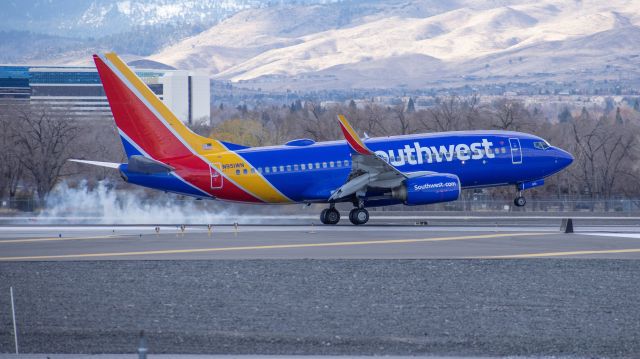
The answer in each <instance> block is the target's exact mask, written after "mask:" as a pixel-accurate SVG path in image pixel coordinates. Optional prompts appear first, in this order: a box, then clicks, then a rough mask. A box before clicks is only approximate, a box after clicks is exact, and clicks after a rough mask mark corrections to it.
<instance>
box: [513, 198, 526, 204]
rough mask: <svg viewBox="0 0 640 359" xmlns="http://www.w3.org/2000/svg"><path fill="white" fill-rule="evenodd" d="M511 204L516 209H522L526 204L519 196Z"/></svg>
mask: <svg viewBox="0 0 640 359" xmlns="http://www.w3.org/2000/svg"><path fill="white" fill-rule="evenodd" d="M513 204H515V205H516V207H524V205H525V204H527V200H526V199H525V198H524V197H522V196H519V197H516V199H514V200H513Z"/></svg>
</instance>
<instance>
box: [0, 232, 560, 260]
mask: <svg viewBox="0 0 640 359" xmlns="http://www.w3.org/2000/svg"><path fill="white" fill-rule="evenodd" d="M549 234H551V233H541V232H531V233H499V234H495V233H494V234H480V235H472V236H456V237H436V238H420V239H389V240H379V241H351V242H327V243H300V244H275V245H263V246H242V247H218V248H194V249H169V250H151V251H139V252H109V253H80V254H61V255H50V256H24V257H0V261H17V260H49V259H66V258H91V257H124V256H145V255H158V254H186V253H207V252H227V251H250V250H262V249H294V248H313V247H341V246H361V245H374V244H407V243H421V242H440V241H458V240H471V239H491V238H505V237H522V236H545V235H549Z"/></svg>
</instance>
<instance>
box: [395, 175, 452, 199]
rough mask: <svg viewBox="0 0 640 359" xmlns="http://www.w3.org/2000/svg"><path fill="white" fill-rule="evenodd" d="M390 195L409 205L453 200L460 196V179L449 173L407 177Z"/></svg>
mask: <svg viewBox="0 0 640 359" xmlns="http://www.w3.org/2000/svg"><path fill="white" fill-rule="evenodd" d="M391 196H392V197H393V198H395V199H399V200H401V201H403V202H404V204H406V205H409V206H416V205H421V204H433V203H440V202H449V201H455V200H457V199H458V197H459V196H460V179H459V178H458V176H456V175H453V174H449V173H443V174H432V175H424V176H420V177H414V178H407V179H406V180H405V181H404V183H403V184H402V185H401V186H398V187H396V188H394V189H393V190H392V192H391Z"/></svg>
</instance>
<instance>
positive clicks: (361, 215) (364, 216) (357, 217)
mask: <svg viewBox="0 0 640 359" xmlns="http://www.w3.org/2000/svg"><path fill="white" fill-rule="evenodd" d="M349 220H350V221H351V223H353V224H355V225H360V224H365V223H367V222H368V221H369V211H367V210H366V209H364V205H363V204H362V203H359V204H358V207H356V208H354V209H352V210H351V212H349ZM320 222H322V223H324V224H338V222H340V212H338V210H337V209H336V208H335V204H334V203H331V204H330V205H329V208H325V209H323V210H322V212H320Z"/></svg>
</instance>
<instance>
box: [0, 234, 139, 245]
mask: <svg viewBox="0 0 640 359" xmlns="http://www.w3.org/2000/svg"><path fill="white" fill-rule="evenodd" d="M133 236H138V235H134V234H110V235H107V236H91V237H48V238H24V239H6V240H2V239H0V244H5V243H31V242H49V241H73V240H83V239H107V238H122V237H133Z"/></svg>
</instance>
